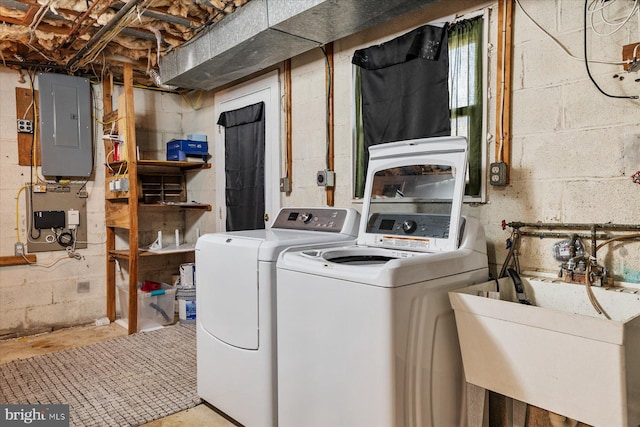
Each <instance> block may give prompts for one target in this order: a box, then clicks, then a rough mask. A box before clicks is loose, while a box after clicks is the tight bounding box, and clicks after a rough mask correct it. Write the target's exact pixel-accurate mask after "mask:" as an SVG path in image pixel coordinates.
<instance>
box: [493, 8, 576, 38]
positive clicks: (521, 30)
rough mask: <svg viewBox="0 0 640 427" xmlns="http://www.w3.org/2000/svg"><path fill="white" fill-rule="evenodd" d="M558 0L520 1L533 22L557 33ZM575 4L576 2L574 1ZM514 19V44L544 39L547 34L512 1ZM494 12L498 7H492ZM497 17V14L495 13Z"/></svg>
mask: <svg viewBox="0 0 640 427" xmlns="http://www.w3.org/2000/svg"><path fill="white" fill-rule="evenodd" d="M558 1H559V0H545V1H535V2H534V1H529V2H527V1H525V2H521V3H522V6H523V8H524V10H525V11H526V12H527V14H528V15H530V16H531V18H532V19H533V20H535V22H537V23H538V24H539V25H540V26H541V27H542V28H544V29H545V30H546V31H548V32H549V33H551V34H554V35H557V34H558V33H559V29H558V17H557V2H558ZM573 4H574V5H575V4H576V2H575V1H574V2H573ZM513 10H514V14H515V18H514V21H515V23H516V25H515V26H514V31H513V42H514V44H516V45H520V44H524V43H527V42H530V41H532V40H544V39H547V38H548V36H547V35H546V34H544V33H543V32H542V30H540V29H539V28H538V27H537V26H536V25H535V24H534V23H533V22H532V21H531V19H529V17H527V16H526V15H525V14H524V12H523V11H522V9H521V8H520V7H519V6H518V4H517V3H514V9H513ZM494 11H495V13H496V14H497V13H498V8H497V7H496V8H495V9H494ZM496 17H497V15H496Z"/></svg>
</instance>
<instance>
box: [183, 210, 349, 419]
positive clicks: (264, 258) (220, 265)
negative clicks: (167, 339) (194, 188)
mask: <svg viewBox="0 0 640 427" xmlns="http://www.w3.org/2000/svg"><path fill="white" fill-rule="evenodd" d="M359 217H360V215H359V214H358V212H357V211H355V210H353V209H334V208H293V209H292V208H284V209H282V210H281V211H280V212H279V213H278V217H277V218H276V220H275V221H274V223H273V226H272V227H271V228H270V229H267V230H247V231H236V232H227V233H212V234H206V235H203V236H201V237H200V238H199V239H198V241H197V243H196V283H197V286H196V300H197V303H198V314H197V317H196V323H197V384H198V395H199V396H200V397H201V398H202V399H204V400H206V401H207V402H209V403H210V404H212V405H213V406H215V407H216V408H218V409H219V410H221V411H222V412H224V413H225V414H227V415H228V416H230V417H231V418H233V419H235V420H236V421H238V422H240V423H241V424H243V425H245V426H247V427H262V426H275V425H277V401H276V399H277V383H276V380H277V376H276V328H275V321H276V317H275V301H276V283H275V280H276V260H277V257H278V255H279V254H280V252H281V251H282V250H284V249H285V248H287V247H290V246H293V245H309V244H312V243H315V244H319V243H322V242H343V243H344V242H347V241H351V242H354V241H355V238H356V235H357V228H358V223H359Z"/></svg>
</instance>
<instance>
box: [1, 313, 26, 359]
mask: <svg viewBox="0 0 640 427" xmlns="http://www.w3.org/2000/svg"><path fill="white" fill-rule="evenodd" d="M25 315H26V311H25V310H24V309H10V308H7V307H3V308H2V309H0V339H2V338H3V337H4V336H9V337H13V336H15V335H14V334H15V333H16V331H17V330H21V329H24V323H25ZM1 362H2V355H0V363H1Z"/></svg>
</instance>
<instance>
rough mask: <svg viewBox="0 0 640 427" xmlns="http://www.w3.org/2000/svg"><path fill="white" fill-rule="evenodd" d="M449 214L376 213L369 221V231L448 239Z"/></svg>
mask: <svg viewBox="0 0 640 427" xmlns="http://www.w3.org/2000/svg"><path fill="white" fill-rule="evenodd" d="M450 222H451V217H450V216H449V215H433V214H385V213H375V214H373V215H371V218H369V222H368V223H367V233H373V234H386V235H392V236H406V237H409V236H410V237H424V238H429V237H431V238H438V239H447V238H448V237H449V224H450Z"/></svg>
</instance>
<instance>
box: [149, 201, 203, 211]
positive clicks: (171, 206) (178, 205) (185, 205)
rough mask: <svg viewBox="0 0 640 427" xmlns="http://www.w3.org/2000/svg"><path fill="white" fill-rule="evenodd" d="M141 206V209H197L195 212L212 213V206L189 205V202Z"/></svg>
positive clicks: (201, 204)
mask: <svg viewBox="0 0 640 427" xmlns="http://www.w3.org/2000/svg"><path fill="white" fill-rule="evenodd" d="M139 206H140V207H141V208H152V209H154V208H159V209H195V210H198V209H200V210H204V211H208V212H210V211H211V205H207V204H204V203H188V202H184V203H182V202H177V203H140V204H139Z"/></svg>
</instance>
